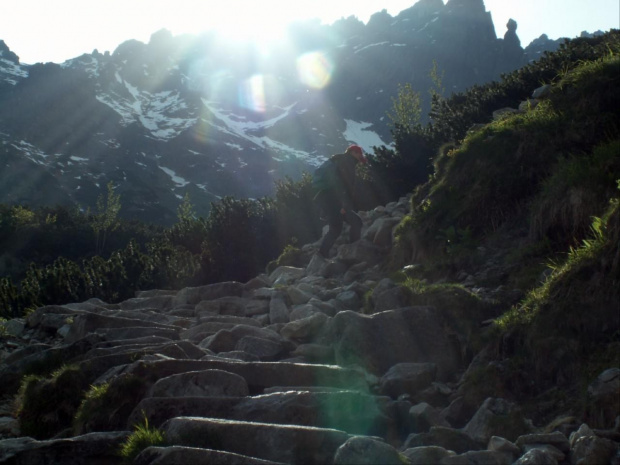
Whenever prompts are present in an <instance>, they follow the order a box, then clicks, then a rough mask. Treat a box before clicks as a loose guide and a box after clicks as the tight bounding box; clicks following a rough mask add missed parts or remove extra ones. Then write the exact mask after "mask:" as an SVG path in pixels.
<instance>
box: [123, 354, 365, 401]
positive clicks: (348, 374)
mask: <svg viewBox="0 0 620 465" xmlns="http://www.w3.org/2000/svg"><path fill="white" fill-rule="evenodd" d="M204 370H222V371H227V372H229V373H234V374H237V375H239V376H241V377H243V378H244V379H245V380H246V381H247V383H248V388H249V391H250V394H262V393H263V391H264V389H265V388H269V387H273V386H314V385H318V386H326V387H338V388H342V389H354V390H356V391H360V392H369V387H368V382H367V380H366V375H365V374H364V373H363V372H361V371H359V370H354V369H350V368H342V367H339V366H335V365H318V364H317V365H307V364H299V363H289V362H242V361H233V360H222V359H217V358H215V357H213V358H210V359H206V360H205V359H203V360H153V361H144V360H140V361H138V362H135V363H133V364H131V365H129V366H127V367H125V368H124V369H123V370H122V373H130V374H133V375H135V376H138V377H140V378H142V379H144V380H146V381H147V382H148V383H154V382H156V381H157V380H159V379H162V378H166V377H168V376H171V375H175V374H179V373H187V372H190V371H204ZM120 373H121V372H118V373H117V374H120Z"/></svg>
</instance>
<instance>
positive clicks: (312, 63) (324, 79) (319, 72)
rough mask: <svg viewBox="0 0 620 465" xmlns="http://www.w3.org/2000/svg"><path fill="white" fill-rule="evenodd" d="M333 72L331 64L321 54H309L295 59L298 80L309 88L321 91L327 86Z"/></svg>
mask: <svg viewBox="0 0 620 465" xmlns="http://www.w3.org/2000/svg"><path fill="white" fill-rule="evenodd" d="M333 71H334V65H333V64H332V62H331V61H330V60H329V58H327V57H326V56H325V54H323V53H321V52H310V53H306V54H304V55H302V56H300V57H299V58H298V59H297V74H298V75H299V80H300V81H301V82H302V83H304V84H306V85H307V86H309V87H313V88H315V89H322V88H323V87H325V86H327V84H329V81H330V80H331V77H332V72H333Z"/></svg>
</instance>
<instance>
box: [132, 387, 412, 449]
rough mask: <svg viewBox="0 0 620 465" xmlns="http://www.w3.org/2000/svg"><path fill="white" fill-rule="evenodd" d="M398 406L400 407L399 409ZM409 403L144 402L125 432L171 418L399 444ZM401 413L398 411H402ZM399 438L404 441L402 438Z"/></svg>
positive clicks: (289, 398) (318, 395)
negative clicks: (329, 432) (331, 432)
mask: <svg viewBox="0 0 620 465" xmlns="http://www.w3.org/2000/svg"><path fill="white" fill-rule="evenodd" d="M401 406H402V408H400V407H401ZM409 406H410V405H409V403H407V402H405V403H402V402H395V401H393V400H391V399H389V398H387V397H379V396H372V395H368V394H362V393H359V392H353V391H334V392H309V391H289V392H279V393H273V394H265V395H259V396H248V397H149V398H145V399H142V401H141V402H140V403H139V404H138V405H137V406H136V407H135V408H134V410H133V412H132V413H131V415H130V416H129V419H128V422H127V428H128V429H132V428H133V427H134V426H135V425H137V424H141V423H143V421H144V417H145V416H146V418H147V419H148V422H149V425H152V426H154V427H159V426H160V425H161V424H162V423H164V422H165V421H166V420H168V419H170V418H173V417H176V416H186V415H187V416H193V417H206V418H220V419H228V420H245V421H253V422H259V423H272V424H281V425H293V424H294V425H298V426H313V427H319V428H330V429H337V430H341V431H345V432H347V433H349V434H358V435H370V436H381V437H385V438H388V441H389V442H391V443H396V444H399V443H400V442H401V441H402V440H404V439H405V438H406V436H407V431H408V425H406V424H404V423H405V422H406V420H405V419H406V413H407V410H408V408H409ZM402 410H404V411H402ZM403 433H404V437H403Z"/></svg>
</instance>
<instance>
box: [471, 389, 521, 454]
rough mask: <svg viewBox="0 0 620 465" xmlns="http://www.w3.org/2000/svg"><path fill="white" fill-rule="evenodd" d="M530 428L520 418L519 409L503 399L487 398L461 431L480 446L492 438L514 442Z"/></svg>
mask: <svg viewBox="0 0 620 465" xmlns="http://www.w3.org/2000/svg"><path fill="white" fill-rule="evenodd" d="M530 430H531V427H530V426H529V425H528V424H527V422H526V421H525V419H524V418H523V417H522V416H521V413H520V410H519V408H518V407H517V406H516V405H515V404H513V403H511V402H508V401H507V400H505V399H499V398H491V397H489V398H487V399H486V400H485V401H484V402H483V403H482V405H481V406H480V408H479V409H478V411H477V412H476V413H475V414H474V416H473V417H472V419H471V420H470V421H469V423H467V424H466V425H465V427H464V428H463V431H464V432H465V433H467V434H468V435H469V436H470V437H471V438H472V439H474V440H475V441H478V442H479V443H480V444H484V445H487V444H488V443H489V440H490V439H491V437H492V436H501V437H504V438H506V439H509V440H516V439H517V438H518V437H519V436H521V435H523V434H525V433H529V432H530Z"/></svg>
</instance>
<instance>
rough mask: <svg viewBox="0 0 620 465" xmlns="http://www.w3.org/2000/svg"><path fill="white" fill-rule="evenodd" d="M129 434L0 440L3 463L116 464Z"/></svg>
mask: <svg viewBox="0 0 620 465" xmlns="http://www.w3.org/2000/svg"><path fill="white" fill-rule="evenodd" d="M127 436H129V431H116V432H109V433H107V432H106V433H89V434H84V435H82V436H75V437H73V438H68V439H50V440H46V441H37V440H34V439H32V438H29V437H23V438H16V439H5V440H0V463H15V464H22V463H23V464H33V465H38V464H41V465H43V464H48V463H49V464H51V463H62V464H67V465H91V464H93V463H117V462H118V451H119V449H120V447H121V444H122V443H123V442H124V441H125V439H127Z"/></svg>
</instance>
